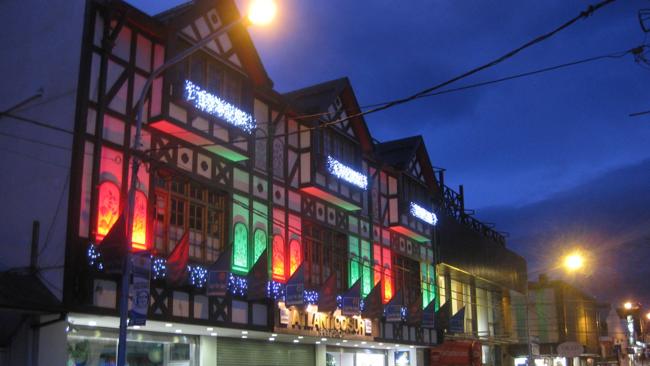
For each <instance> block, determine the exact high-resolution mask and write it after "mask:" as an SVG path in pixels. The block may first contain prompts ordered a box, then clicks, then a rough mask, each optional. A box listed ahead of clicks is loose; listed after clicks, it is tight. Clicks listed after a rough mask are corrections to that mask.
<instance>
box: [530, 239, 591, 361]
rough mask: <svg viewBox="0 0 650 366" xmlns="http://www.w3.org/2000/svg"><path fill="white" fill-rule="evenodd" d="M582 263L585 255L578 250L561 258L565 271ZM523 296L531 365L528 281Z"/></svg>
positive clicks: (578, 267)
mask: <svg viewBox="0 0 650 366" xmlns="http://www.w3.org/2000/svg"><path fill="white" fill-rule="evenodd" d="M584 265H585V257H584V255H583V254H582V253H580V252H578V251H576V252H573V253H571V254H568V255H566V256H565V257H564V258H563V260H562V267H564V269H565V271H567V272H576V271H578V270H580V269H582V268H583V266H584ZM524 296H525V300H524V304H525V308H526V315H525V317H524V319H525V321H526V343H527V345H528V366H533V363H534V356H533V343H532V342H531V335H530V319H529V318H530V314H529V310H530V307H531V305H532V304H531V302H530V298H529V291H528V283H527V284H526V288H525V291H524ZM563 303H565V304H564V306H563V308H564V323H565V329H566V300H564V301H563ZM565 332H566V330H565ZM565 334H566V333H565Z"/></svg>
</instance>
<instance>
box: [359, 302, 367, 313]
mask: <svg viewBox="0 0 650 366" xmlns="http://www.w3.org/2000/svg"><path fill="white" fill-rule="evenodd" d="M359 310H361V312H362V313H363V312H364V311H366V300H365V299H361V300H359Z"/></svg>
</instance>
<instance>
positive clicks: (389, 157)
mask: <svg viewBox="0 0 650 366" xmlns="http://www.w3.org/2000/svg"><path fill="white" fill-rule="evenodd" d="M422 143H424V140H423V139H422V136H420V135H417V136H411V137H405V138H402V139H399V140H391V141H386V142H381V143H378V144H375V155H376V156H377V158H378V159H379V160H381V161H382V162H384V163H386V164H388V165H391V166H393V167H395V168H396V169H399V170H404V169H408V164H409V162H410V161H411V160H412V159H413V157H414V156H415V154H416V153H417V150H418V148H419V147H420V144H422Z"/></svg>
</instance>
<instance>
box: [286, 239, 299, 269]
mask: <svg viewBox="0 0 650 366" xmlns="http://www.w3.org/2000/svg"><path fill="white" fill-rule="evenodd" d="M300 263H302V248H301V247H300V242H299V241H298V240H296V239H293V240H291V241H290V242H289V276H292V275H293V272H295V271H296V269H298V266H300Z"/></svg>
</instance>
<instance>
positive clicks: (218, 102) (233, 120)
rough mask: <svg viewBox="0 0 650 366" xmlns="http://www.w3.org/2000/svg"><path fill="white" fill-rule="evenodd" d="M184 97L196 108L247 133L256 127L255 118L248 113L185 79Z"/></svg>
mask: <svg viewBox="0 0 650 366" xmlns="http://www.w3.org/2000/svg"><path fill="white" fill-rule="evenodd" d="M185 99H186V100H187V101H188V102H192V104H194V107H195V108H196V109H199V110H201V111H203V112H205V113H208V114H210V115H213V116H215V117H218V118H221V119H222V120H224V121H226V122H228V123H230V124H231V125H233V126H237V127H239V128H241V129H242V130H244V131H246V132H248V133H251V132H253V130H254V129H255V127H257V125H256V123H255V119H254V118H253V116H251V115H250V114H249V113H247V112H245V111H243V110H241V109H239V108H237V107H235V106H234V105H232V104H230V103H228V102H226V101H225V100H223V99H221V98H219V97H218V96H216V95H214V94H210V93H208V92H207V91H205V90H203V89H201V88H200V87H199V86H198V85H196V84H194V83H193V82H191V81H189V80H185Z"/></svg>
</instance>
